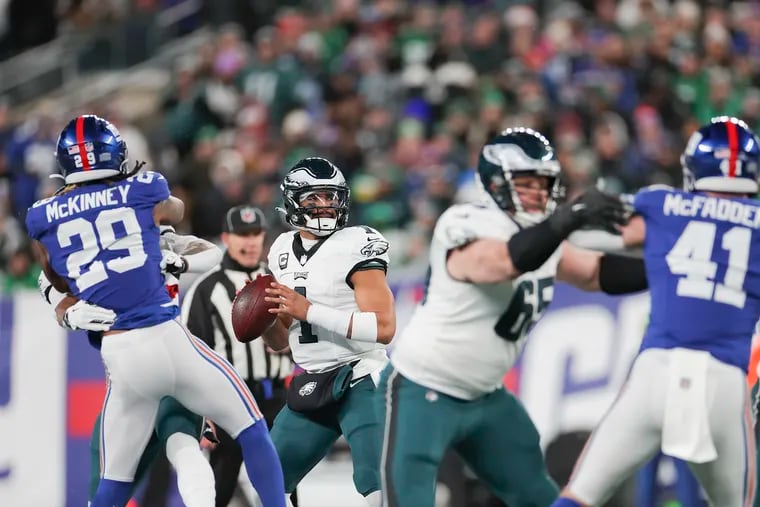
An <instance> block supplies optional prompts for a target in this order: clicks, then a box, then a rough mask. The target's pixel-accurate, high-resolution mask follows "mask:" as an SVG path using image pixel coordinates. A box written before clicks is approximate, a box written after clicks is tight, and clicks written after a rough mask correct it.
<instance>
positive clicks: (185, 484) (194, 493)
mask: <svg viewBox="0 0 760 507" xmlns="http://www.w3.org/2000/svg"><path fill="white" fill-rule="evenodd" d="M166 457H167V458H168V459H169V462H170V463H171V464H172V466H173V467H174V470H176V471H177V488H178V489H179V494H180V496H181V497H182V501H183V502H184V503H185V505H186V506H187V507H214V503H215V500H216V491H215V489H214V472H213V470H211V465H210V464H209V462H208V461H207V460H206V457H205V456H204V455H203V452H202V451H201V448H200V445H199V444H198V440H196V439H194V438H193V437H191V436H190V435H187V434H185V433H174V434H173V435H171V436H170V437H169V438H168V439H167V440H166Z"/></svg>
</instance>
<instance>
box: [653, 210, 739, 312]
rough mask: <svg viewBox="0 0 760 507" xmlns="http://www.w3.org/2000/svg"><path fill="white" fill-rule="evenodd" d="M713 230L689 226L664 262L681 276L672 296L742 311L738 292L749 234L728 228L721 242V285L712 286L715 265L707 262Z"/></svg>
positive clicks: (706, 224)
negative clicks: (724, 262) (723, 253)
mask: <svg viewBox="0 0 760 507" xmlns="http://www.w3.org/2000/svg"><path fill="white" fill-rule="evenodd" d="M716 229H717V228H716V226H715V224H714V223H710V222H697V221H694V222H689V223H688V225H687V226H686V229H684V231H683V233H682V234H681V236H680V237H679V238H678V241H676V244H675V245H673V248H672V249H671V250H670V252H669V253H668V255H667V256H666V257H665V260H666V261H667V263H668V267H669V268H670V271H671V273H673V274H674V275H685V278H681V279H680V280H678V286H677V287H676V294H678V295H679V296H687V297H693V298H699V299H707V300H713V301H716V302H718V303H725V304H728V305H733V306H735V307H737V308H744V302H745V300H746V299H747V294H746V293H745V292H744V291H743V290H742V286H743V285H744V278H745V276H746V275H747V264H748V263H749V246H750V241H751V239H752V231H750V230H749V229H748V228H746V227H732V228H731V229H729V230H728V231H726V233H725V234H723V238H722V239H721V245H720V246H721V248H723V249H724V250H728V269H726V276H725V278H724V279H723V283H715V274H716V272H717V270H718V263H717V262H715V261H713V260H712V259H711V256H712V251H713V245H714V244H715V235H716Z"/></svg>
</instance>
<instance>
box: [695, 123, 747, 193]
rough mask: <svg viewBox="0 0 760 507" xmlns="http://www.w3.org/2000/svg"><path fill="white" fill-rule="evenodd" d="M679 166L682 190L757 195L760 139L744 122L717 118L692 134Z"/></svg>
mask: <svg viewBox="0 0 760 507" xmlns="http://www.w3.org/2000/svg"><path fill="white" fill-rule="evenodd" d="M681 165H682V166H683V179H684V189H685V190H689V191H695V190H697V191H712V192H727V193H737V194H756V193H757V192H758V184H757V177H758V170H760V140H758V138H757V136H756V135H755V134H754V133H753V132H752V131H751V130H750V128H749V127H748V126H747V124H746V123H744V122H743V121H741V120H739V119H737V118H732V117H728V116H719V117H716V118H713V119H712V120H710V123H708V124H707V125H704V126H703V127H701V128H700V129H699V130H697V131H696V132H694V133H693V134H692V135H691V137H690V138H689V142H688V143H687V144H686V149H685V150H684V153H683V155H682V156H681Z"/></svg>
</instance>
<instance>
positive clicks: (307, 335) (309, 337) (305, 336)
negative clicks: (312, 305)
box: [293, 286, 319, 343]
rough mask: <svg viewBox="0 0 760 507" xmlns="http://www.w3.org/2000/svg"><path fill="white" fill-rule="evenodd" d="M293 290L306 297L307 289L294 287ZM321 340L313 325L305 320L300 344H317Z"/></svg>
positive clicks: (302, 322) (302, 325) (302, 323)
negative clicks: (312, 328) (312, 327)
mask: <svg viewBox="0 0 760 507" xmlns="http://www.w3.org/2000/svg"><path fill="white" fill-rule="evenodd" d="M293 290H294V291H296V292H297V293H299V294H300V295H302V296H303V297H306V287H303V286H301V287H293ZM318 341H319V338H318V337H317V335H315V334H314V331H312V330H311V324H309V323H308V322H306V321H305V320H302V321H301V335H300V336H299V337H298V343H317V342H318Z"/></svg>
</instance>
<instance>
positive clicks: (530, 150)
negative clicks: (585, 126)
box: [477, 128, 564, 226]
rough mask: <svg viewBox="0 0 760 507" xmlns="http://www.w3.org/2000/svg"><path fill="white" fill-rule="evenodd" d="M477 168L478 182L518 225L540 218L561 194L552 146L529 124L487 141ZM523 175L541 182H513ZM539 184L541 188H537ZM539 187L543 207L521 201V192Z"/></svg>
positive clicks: (557, 164) (545, 215) (554, 206)
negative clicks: (544, 195) (536, 183)
mask: <svg viewBox="0 0 760 507" xmlns="http://www.w3.org/2000/svg"><path fill="white" fill-rule="evenodd" d="M477 172H478V183H479V184H480V186H481V187H482V188H483V189H484V190H485V192H486V193H487V194H488V195H489V196H490V197H491V198H492V199H493V201H494V202H495V203H496V205H497V206H498V207H499V208H501V209H502V210H504V211H505V212H507V213H510V214H511V215H512V216H513V217H514V218H515V220H516V221H517V222H518V223H520V224H521V225H525V226H530V225H534V224H536V223H538V222H540V221H541V220H543V219H544V218H546V217H547V216H549V215H550V214H551V213H553V212H554V209H555V208H556V206H557V202H558V201H559V200H561V199H562V198H563V197H564V187H563V185H562V184H561V181H560V166H559V162H558V161H557V158H556V155H555V154H554V149H553V148H552V147H551V145H550V144H549V141H547V140H546V138H545V137H544V136H542V135H541V134H539V133H538V132H536V131H535V130H532V129H529V128H515V129H507V130H505V131H504V132H502V133H501V134H500V135H498V136H497V137H496V138H494V139H493V140H491V141H490V142H489V143H488V144H486V145H485V146H484V147H483V149H482V150H481V152H480V159H479V161H478V170H477ZM523 177H535V178H536V180H537V181H538V182H540V183H539V185H532V186H530V188H529V189H527V188H524V185H522V184H521V185H519V186H517V185H515V180H523ZM541 180H543V181H541ZM544 182H545V183H544ZM539 186H541V187H544V189H543V190H539V188H538V187H539ZM539 191H545V192H546V194H547V195H546V200H545V206H544V207H543V209H542V210H540V209H533V208H534V206H533V205H530V206H526V205H524V203H523V200H522V198H521V194H522V193H528V192H539Z"/></svg>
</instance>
